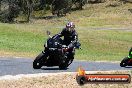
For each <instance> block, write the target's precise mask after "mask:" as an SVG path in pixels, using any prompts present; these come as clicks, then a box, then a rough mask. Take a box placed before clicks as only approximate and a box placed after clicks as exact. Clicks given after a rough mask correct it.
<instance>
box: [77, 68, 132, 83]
mask: <svg viewBox="0 0 132 88" xmlns="http://www.w3.org/2000/svg"><path fill="white" fill-rule="evenodd" d="M76 81H77V83H78V84H79V85H83V84H85V83H116V84H117V83H130V82H131V76H130V75H129V74H86V72H85V70H84V69H82V68H81V67H79V68H78V73H77V75H76Z"/></svg>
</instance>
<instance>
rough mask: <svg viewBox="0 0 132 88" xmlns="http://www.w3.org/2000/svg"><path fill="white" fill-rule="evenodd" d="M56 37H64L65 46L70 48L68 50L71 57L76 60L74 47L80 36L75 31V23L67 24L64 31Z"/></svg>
mask: <svg viewBox="0 0 132 88" xmlns="http://www.w3.org/2000/svg"><path fill="white" fill-rule="evenodd" d="M56 36H59V37H62V36H64V39H63V45H66V46H68V47H67V50H69V55H70V56H71V58H72V59H74V53H75V50H74V47H75V46H76V43H77V41H78V34H77V32H76V30H75V24H74V23H73V22H68V23H67V24H66V27H65V28H63V29H62V31H61V32H60V33H58V34H57V35H56Z"/></svg>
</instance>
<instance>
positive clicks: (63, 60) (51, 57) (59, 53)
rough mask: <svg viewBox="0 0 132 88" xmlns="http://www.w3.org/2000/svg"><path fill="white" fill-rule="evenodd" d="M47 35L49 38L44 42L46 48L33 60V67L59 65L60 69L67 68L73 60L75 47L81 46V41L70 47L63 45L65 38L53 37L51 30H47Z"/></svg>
mask: <svg viewBox="0 0 132 88" xmlns="http://www.w3.org/2000/svg"><path fill="white" fill-rule="evenodd" d="M47 35H48V36H49V38H48V39H47V41H46V43H45V44H44V48H45V49H44V51H42V52H41V53H40V54H39V55H38V56H37V57H36V58H35V60H34V61H33V68H34V69H40V68H41V67H42V66H47V67H52V66H59V69H66V68H67V67H68V66H69V65H70V64H71V63H72V62H73V59H74V54H75V49H76V48H79V47H80V43H77V44H76V46H75V47H74V48H72V49H68V48H67V46H66V45H63V40H62V39H61V38H60V37H59V36H53V37H52V36H51V35H50V31H47ZM70 52H73V53H70Z"/></svg>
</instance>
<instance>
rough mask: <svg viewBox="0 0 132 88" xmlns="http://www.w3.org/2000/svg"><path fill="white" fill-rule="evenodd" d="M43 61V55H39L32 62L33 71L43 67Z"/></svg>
mask: <svg viewBox="0 0 132 88" xmlns="http://www.w3.org/2000/svg"><path fill="white" fill-rule="evenodd" d="M44 59H45V54H44V53H40V54H39V55H38V56H37V57H36V58H35V60H34V61H33V68H34V69H40V68H41V67H42V66H43V64H42V63H43V60H44Z"/></svg>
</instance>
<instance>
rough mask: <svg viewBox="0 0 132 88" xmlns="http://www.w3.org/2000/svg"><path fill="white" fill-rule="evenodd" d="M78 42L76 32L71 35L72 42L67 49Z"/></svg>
mask: <svg viewBox="0 0 132 88" xmlns="http://www.w3.org/2000/svg"><path fill="white" fill-rule="evenodd" d="M77 41H78V34H77V33H76V32H74V33H73V40H72V41H71V43H70V44H69V45H68V48H73V47H74V46H75V43H76V42H77Z"/></svg>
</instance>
